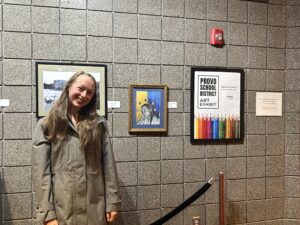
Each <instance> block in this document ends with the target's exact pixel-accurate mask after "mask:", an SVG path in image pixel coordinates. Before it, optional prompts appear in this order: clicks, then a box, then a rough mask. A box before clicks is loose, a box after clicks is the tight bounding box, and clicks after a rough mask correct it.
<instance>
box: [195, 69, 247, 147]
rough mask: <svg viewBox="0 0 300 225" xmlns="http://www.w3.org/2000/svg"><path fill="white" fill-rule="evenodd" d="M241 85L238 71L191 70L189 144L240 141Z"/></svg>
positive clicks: (242, 81)
mask: <svg viewBox="0 0 300 225" xmlns="http://www.w3.org/2000/svg"><path fill="white" fill-rule="evenodd" d="M243 84H244V71H243V70H241V69H223V68H198V67H197V68H196V67H195V68H192V69H191V115H190V118H191V121H190V123H191V131H190V132H191V142H197V141H222V140H225V141H228V140H241V138H242V136H243V89H244V88H243Z"/></svg>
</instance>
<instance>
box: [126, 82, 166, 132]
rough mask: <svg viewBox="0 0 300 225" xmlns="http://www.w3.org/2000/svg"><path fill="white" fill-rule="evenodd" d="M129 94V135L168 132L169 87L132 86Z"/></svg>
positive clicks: (160, 85)
mask: <svg viewBox="0 0 300 225" xmlns="http://www.w3.org/2000/svg"><path fill="white" fill-rule="evenodd" d="M128 94H129V114H128V115H129V118H128V131H129V133H134V132H167V130H168V129H167V124H168V123H167V121H168V118H167V110H168V107H167V105H168V87H167V85H163V84H130V85H129V88H128Z"/></svg>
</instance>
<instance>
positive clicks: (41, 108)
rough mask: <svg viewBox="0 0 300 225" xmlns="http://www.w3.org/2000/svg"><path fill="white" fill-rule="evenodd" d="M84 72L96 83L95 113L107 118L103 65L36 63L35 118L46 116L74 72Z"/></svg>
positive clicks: (104, 70)
mask: <svg viewBox="0 0 300 225" xmlns="http://www.w3.org/2000/svg"><path fill="white" fill-rule="evenodd" d="M78 71H85V72H87V73H90V74H91V75H93V76H94V78H95V80H96V82H97V88H96V94H97V113H98V114H99V115H100V116H103V117H107V104H106V102H107V66H106V65H103V64H84V63H78V64H77V63H58V62H36V63H35V73H36V117H37V118H40V117H44V116H46V115H47V114H48V112H49V110H50V108H51V107H52V105H53V103H54V102H55V100H56V99H57V98H58V97H59V95H60V93H61V92H62V89H63V87H64V84H65V82H66V81H67V80H68V79H69V78H70V77H71V76H72V75H73V74H74V73H76V72H78Z"/></svg>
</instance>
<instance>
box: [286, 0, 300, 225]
mask: <svg viewBox="0 0 300 225" xmlns="http://www.w3.org/2000/svg"><path fill="white" fill-rule="evenodd" d="M286 31H287V32H286V34H287V35H286V48H287V49H286V77H285V103H286V104H285V111H286V115H285V218H286V219H287V220H286V224H287V225H292V224H297V223H299V221H300V179H299V178H300V176H299V175H300V160H299V153H300V61H299V57H300V42H299V41H300V36H299V34H300V2H299V1H295V0H294V1H288V5H287V29H286Z"/></svg>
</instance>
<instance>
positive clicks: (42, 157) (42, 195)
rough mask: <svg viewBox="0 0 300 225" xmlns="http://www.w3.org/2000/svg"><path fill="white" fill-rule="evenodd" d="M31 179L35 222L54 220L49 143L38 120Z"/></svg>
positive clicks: (32, 156)
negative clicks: (33, 191)
mask: <svg viewBox="0 0 300 225" xmlns="http://www.w3.org/2000/svg"><path fill="white" fill-rule="evenodd" d="M31 158H32V178H33V185H34V188H35V191H36V200H37V208H36V212H37V220H38V221H40V222H44V221H49V220H53V219H55V218H56V214H55V210H54V204H53V193H52V185H51V172H50V167H51V164H50V161H51V143H50V142H49V141H48V140H46V138H45V136H44V132H43V128H42V120H39V121H38V123H37V126H36V129H35V133H34V137H33V144H32V155H31Z"/></svg>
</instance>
